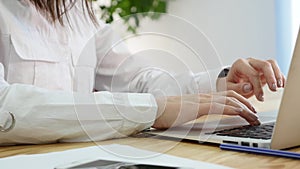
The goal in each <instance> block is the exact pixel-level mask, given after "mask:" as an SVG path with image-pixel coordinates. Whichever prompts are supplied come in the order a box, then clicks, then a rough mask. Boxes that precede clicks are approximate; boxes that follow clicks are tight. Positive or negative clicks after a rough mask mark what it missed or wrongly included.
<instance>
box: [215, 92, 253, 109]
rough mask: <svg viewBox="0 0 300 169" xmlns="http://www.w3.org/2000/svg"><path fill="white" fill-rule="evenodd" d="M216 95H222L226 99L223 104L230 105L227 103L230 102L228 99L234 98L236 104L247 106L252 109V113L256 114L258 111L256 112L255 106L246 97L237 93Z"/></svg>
mask: <svg viewBox="0 0 300 169" xmlns="http://www.w3.org/2000/svg"><path fill="white" fill-rule="evenodd" d="M216 94H218V95H221V96H225V99H223V102H222V103H223V104H228V102H225V101H228V98H231V99H233V98H234V99H236V102H239V103H241V104H243V105H245V106H246V107H247V108H248V109H250V110H251V111H253V112H255V113H256V110H255V108H254V106H253V105H252V104H251V103H250V102H249V101H248V99H246V98H245V97H243V96H241V95H239V94H238V93H236V92H235V91H232V90H229V91H224V92H219V93H216ZM221 99H222V98H219V100H221ZM215 100H217V99H215ZM219 103H220V102H219Z"/></svg>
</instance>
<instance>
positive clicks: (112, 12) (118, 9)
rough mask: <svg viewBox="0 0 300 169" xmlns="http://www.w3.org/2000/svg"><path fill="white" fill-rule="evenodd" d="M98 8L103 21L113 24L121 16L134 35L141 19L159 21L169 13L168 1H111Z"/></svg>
mask: <svg viewBox="0 0 300 169" xmlns="http://www.w3.org/2000/svg"><path fill="white" fill-rule="evenodd" d="M93 1H101V0H93ZM98 6H99V8H100V15H101V16H100V17H101V19H102V20H104V21H105V22H106V23H111V22H113V21H114V18H115V16H119V17H121V18H122V20H123V21H124V23H125V25H126V26H127V30H128V31H129V32H132V33H136V32H137V28H138V27H139V26H140V19H142V18H150V19H153V20H157V19H159V18H160V16H161V14H162V13H166V12H167V0H110V3H107V4H101V3H99V5H98Z"/></svg>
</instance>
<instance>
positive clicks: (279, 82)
mask: <svg viewBox="0 0 300 169" xmlns="http://www.w3.org/2000/svg"><path fill="white" fill-rule="evenodd" d="M267 61H268V62H269V63H270V64H271V66H272V69H273V72H274V75H275V78H276V81H277V87H283V77H282V73H281V71H280V69H279V66H278V64H277V62H276V61H275V60H267Z"/></svg>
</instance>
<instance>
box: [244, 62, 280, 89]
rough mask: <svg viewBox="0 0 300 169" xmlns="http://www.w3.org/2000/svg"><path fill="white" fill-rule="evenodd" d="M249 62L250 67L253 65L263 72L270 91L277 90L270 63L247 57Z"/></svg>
mask: <svg viewBox="0 0 300 169" xmlns="http://www.w3.org/2000/svg"><path fill="white" fill-rule="evenodd" d="M249 64H250V65H251V66H252V67H254V68H255V69H256V70H259V71H260V72H262V73H263V76H264V77H265V78H266V81H267V84H268V86H269V89H270V90H272V91H276V90H277V80H276V77H275V73H274V70H273V67H272V64H271V63H270V62H268V61H262V60H257V59H253V58H251V59H249ZM279 72H280V71H279Z"/></svg>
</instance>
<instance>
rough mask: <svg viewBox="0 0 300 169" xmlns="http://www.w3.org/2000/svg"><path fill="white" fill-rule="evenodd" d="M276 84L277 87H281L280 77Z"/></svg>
mask: <svg viewBox="0 0 300 169" xmlns="http://www.w3.org/2000/svg"><path fill="white" fill-rule="evenodd" d="M277 85H278V87H282V80H281V79H278V80H277Z"/></svg>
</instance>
